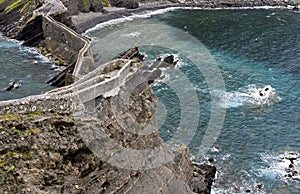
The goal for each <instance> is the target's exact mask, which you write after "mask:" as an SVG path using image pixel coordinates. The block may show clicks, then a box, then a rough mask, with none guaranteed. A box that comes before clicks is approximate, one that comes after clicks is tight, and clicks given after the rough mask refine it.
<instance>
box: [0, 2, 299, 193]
mask: <svg viewBox="0 0 300 194" xmlns="http://www.w3.org/2000/svg"><path fill="white" fill-rule="evenodd" d="M47 2H50V3H51V2H52V4H55V3H58V2H57V1H54V0H53V1H47ZM61 2H62V3H63V4H64V6H65V7H66V8H67V9H66V11H61V10H58V11H57V12H55V13H56V14H53V15H51V16H52V17H53V18H54V19H53V20H54V21H52V20H51V19H52V18H48V20H47V18H46V20H45V17H44V16H43V17H44V18H43V17H42V16H38V17H33V14H34V13H35V11H36V10H37V9H39V8H43V9H44V11H45V10H46V9H48V7H43V6H44V3H45V1H43V0H27V1H18V0H16V1H13V2H12V1H6V0H4V1H1V3H0V10H1V14H0V30H1V31H2V33H3V34H4V35H6V36H8V37H11V38H16V39H19V40H23V41H25V42H24V43H25V44H27V45H31V46H40V48H41V49H42V51H43V52H44V54H46V55H48V56H50V57H55V58H56V59H57V60H58V62H59V63H61V64H63V65H66V66H67V68H66V69H67V71H65V73H64V74H63V76H60V77H59V78H62V79H60V80H59V82H60V83H61V85H64V84H67V83H72V82H73V81H74V80H75V79H74V80H72V81H71V82H67V81H66V79H67V76H66V75H68V74H72V73H73V72H74V71H76V68H77V67H78V61H79V62H82V61H84V60H83V59H84V57H87V58H89V62H90V63H91V64H93V59H90V58H91V57H90V55H91V53H90V52H89V50H88V49H89V47H88V46H89V45H87V44H88V43H89V40H87V39H85V38H82V37H80V36H79V35H76V34H75V32H73V31H71V30H69V28H72V29H74V30H76V31H77V32H79V33H82V32H84V31H86V30H87V29H89V28H91V27H93V26H95V25H96V24H98V23H101V22H104V21H108V20H111V19H116V18H121V17H124V16H129V15H132V14H136V13H144V12H147V11H153V10H157V9H162V8H167V7H185V6H188V7H190V6H195V7H203V8H216V7H223V8H225V7H226V8H227V7H244V6H247V7H248V6H264V5H268V6H278V5H279V6H288V5H291V6H298V5H299V2H298V1H297V0H296V1H293V0H290V1H286V0H282V1H272V0H261V1H254V0H251V1H246V0H234V1H233V0H232V1H221V0H215V1H200V0H199V1H198V0H197V1H184V0H178V1H177V0H172V1H156V2H153V1H148V0H139V1H122V0H111V1H105V0H103V1H102V3H99V2H100V1H93V0H88V1H85V0H83V1H78V0H62V1H61ZM111 5H112V6H115V7H114V8H110V7H105V6H111ZM52 8H53V7H49V9H50V11H51V9H52ZM46 11H49V10H46ZM56 21H59V22H61V23H63V24H62V25H60V24H58V23H56ZM47 22H48V23H47ZM50 22H53V24H52V25H53V26H54V27H55V25H58V26H56V27H57V28H55V29H56V31H55V33H54V32H53V33H51V32H52V30H51V29H54V28H51V26H50ZM49 26H50V29H49ZM53 26H52V27H53ZM61 28H63V30H62V31H60V30H61ZM45 29H46V30H45ZM47 29H48V30H47ZM56 32H57V33H56ZM62 32H63V33H62ZM80 41H82V42H83V44H79V46H78V45H77V44H76V47H78V48H76V49H75V48H74V47H75V46H74V44H75V42H80ZM53 42H54V43H55V44H54V43H53ZM57 45H58V46H57ZM70 45H73V47H72V46H70ZM56 47H57V50H56V51H54V48H56ZM82 49H83V50H84V52H86V53H81V52H82ZM66 56H69V57H70V56H72V57H71V58H70V59H68V60H66V58H65V57H66ZM117 58H118V59H120V61H121V62H122V58H123V59H124V60H125V59H126V60H128V59H131V62H130V63H127V62H126V61H125V62H126V63H125V62H124V63H119V62H120V61H118V59H116V60H117V61H112V62H111V63H108V64H104V65H103V66H102V67H100V68H97V69H96V70H94V71H91V70H92V69H90V68H89V70H88V71H86V72H84V74H82V75H80V76H79V78H78V80H75V83H73V84H72V85H70V86H65V87H62V88H60V89H57V90H55V91H50V92H49V93H47V94H42V95H39V96H32V97H29V98H25V99H19V100H14V101H7V102H0V107H1V109H0V131H1V136H0V145H1V146H0V147H1V148H0V193H178V194H179V193H180V194H183V193H210V190H211V185H212V182H213V179H214V175H215V173H216V168H215V167H213V166H210V165H207V164H193V163H192V161H191V160H190V158H189V157H190V156H189V152H188V149H187V148H186V147H185V146H184V145H182V146H180V147H177V148H171V147H170V146H168V145H166V144H165V143H164V142H163V141H162V139H161V138H160V137H159V134H158V130H157V127H156V121H155V116H154V115H155V108H156V106H157V99H156V97H155V95H154V94H153V93H152V90H151V85H149V84H151V83H152V82H153V81H154V80H155V79H157V78H159V77H160V72H159V71H157V72H155V73H156V74H155V75H154V74H153V75H150V76H149V75H146V77H151V79H150V80H143V78H144V77H145V75H142V73H141V72H142V71H141V70H142V68H143V63H142V56H141V54H140V53H139V52H138V48H133V49H130V50H128V51H127V52H125V53H123V54H121V55H120V56H118V57H117ZM162 62H164V65H165V64H166V63H167V64H170V65H171V66H174V65H175V64H176V61H174V58H173V59H172V57H171V56H168V58H166V59H158V60H157V62H156V63H155V64H153V68H157V67H158V66H159V65H160V64H161V63H162ZM128 64H130V65H128ZM126 65H127V66H126ZM126 68H128V69H126ZM124 72H127V74H126V75H125V76H124V75H123V74H122V73H124ZM146 73H147V72H146ZM116 79H120V80H121V79H122V81H118V82H116V81H115V80H116ZM141 80H142V81H141ZM91 83H93V84H94V85H92V84H91ZM108 83H118V84H120V85H118V84H111V85H109V84H108ZM106 84H107V85H106ZM133 86H134V87H133ZM110 87H112V89H109V88H110ZM89 88H92V89H95V88H96V89H98V88H104V89H106V90H108V91H105V92H104V93H103V94H102V93H101V91H100V93H101V94H100V95H98V96H94V98H91V100H87V101H84V102H82V101H80V102H78V99H77V97H78V96H80V95H81V94H86V95H88V92H89V90H88V89H89ZM80 92H81V93H80ZM128 92H129V93H130V95H128ZM91 93H93V92H91ZM124 99H126V100H127V101H126V100H124ZM116 104H117V105H119V107H117V111H116ZM82 110H84V111H82ZM82 112H84V114H83V113H82ZM132 120H134V121H137V123H136V122H135V123H133V122H132ZM145 126H150V128H147V130H146V128H145ZM148 130H150V132H149V131H148ZM145 131H146V132H147V131H148V132H147V133H145ZM112 143H113V144H112ZM124 150H125V152H124ZM128 150H134V152H132V153H133V154H131V155H129V156H128V155H127V152H126V151H128ZM141 150H142V151H143V150H146V151H147V150H150V151H149V152H146V153H143V154H141V155H140V152H138V151H141ZM157 153H163V155H162V156H163V157H160V156H161V155H159V154H157ZM116 156H122V157H116ZM170 156H171V159H168V157H170ZM156 164H159V165H156Z"/></svg>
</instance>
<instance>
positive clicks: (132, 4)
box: [110, 0, 139, 9]
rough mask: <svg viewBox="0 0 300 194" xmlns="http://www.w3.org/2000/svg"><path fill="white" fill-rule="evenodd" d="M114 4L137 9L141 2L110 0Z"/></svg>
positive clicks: (134, 0)
mask: <svg viewBox="0 0 300 194" xmlns="http://www.w3.org/2000/svg"><path fill="white" fill-rule="evenodd" d="M110 3H111V5H112V6H116V7H126V8H127V9H136V8H138V7H139V3H138V1H136V0H110Z"/></svg>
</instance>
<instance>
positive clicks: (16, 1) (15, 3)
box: [5, 0, 22, 11]
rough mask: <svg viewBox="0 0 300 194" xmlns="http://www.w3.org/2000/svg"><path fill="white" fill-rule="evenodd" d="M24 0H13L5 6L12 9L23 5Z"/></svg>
mask: <svg viewBox="0 0 300 194" xmlns="http://www.w3.org/2000/svg"><path fill="white" fill-rule="evenodd" d="M21 3H22V0H13V1H11V2H10V4H9V5H8V6H7V7H6V8H5V11H11V10H13V9H15V8H17V7H18V6H19V5H21Z"/></svg>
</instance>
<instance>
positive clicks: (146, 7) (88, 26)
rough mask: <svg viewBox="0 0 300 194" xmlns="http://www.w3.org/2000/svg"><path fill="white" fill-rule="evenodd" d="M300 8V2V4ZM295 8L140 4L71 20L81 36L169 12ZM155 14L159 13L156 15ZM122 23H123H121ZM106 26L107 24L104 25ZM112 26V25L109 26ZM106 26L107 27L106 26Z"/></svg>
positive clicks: (91, 13)
mask: <svg viewBox="0 0 300 194" xmlns="http://www.w3.org/2000/svg"><path fill="white" fill-rule="evenodd" d="M298 6H300V2H299V4H298ZM293 8H295V5H289V4H286V5H259V6H237V7H236V6H232V7H228V6H216V7H210V6H203V5H196V4H194V3H186V4H179V3H166V4H165V3H146V4H140V6H139V7H138V8H136V9H127V8H117V7H110V8H109V7H106V8H104V9H105V10H106V12H107V13H103V12H89V13H79V14H78V15H74V16H72V17H71V18H72V19H71V20H72V22H73V24H74V26H75V28H76V31H77V32H78V33H80V34H84V33H86V32H88V31H91V30H93V29H95V28H97V26H99V25H103V24H104V23H111V22H112V21H115V20H119V21H120V20H124V21H126V19H127V20H128V18H130V19H135V18H142V17H143V18H144V17H149V16H152V15H157V14H163V13H166V12H169V11H174V10H179V9H187V10H193V9H195V10H197V9H199V10H236V9H289V10H292V9H293ZM153 12H157V13H154V14H153ZM121 22H122V21H121ZM104 25H105V24H104ZM108 25H110V24H108ZM105 26H106V25H105Z"/></svg>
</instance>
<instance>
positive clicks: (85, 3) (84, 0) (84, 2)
mask: <svg viewBox="0 0 300 194" xmlns="http://www.w3.org/2000/svg"><path fill="white" fill-rule="evenodd" d="M88 3H89V0H82V7H83V9H86V8H87V5H88Z"/></svg>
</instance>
